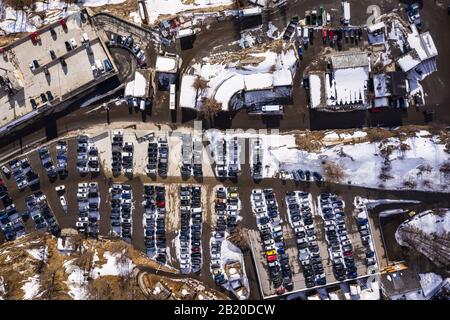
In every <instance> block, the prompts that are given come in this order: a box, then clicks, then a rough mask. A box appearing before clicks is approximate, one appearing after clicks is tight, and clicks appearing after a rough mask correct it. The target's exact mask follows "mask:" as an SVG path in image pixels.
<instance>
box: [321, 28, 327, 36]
mask: <svg viewBox="0 0 450 320" xmlns="http://www.w3.org/2000/svg"><path fill="white" fill-rule="evenodd" d="M327 36H328V32H327V29H323V30H322V38H326V37H327Z"/></svg>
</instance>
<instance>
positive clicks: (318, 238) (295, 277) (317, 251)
mask: <svg viewBox="0 0 450 320" xmlns="http://www.w3.org/2000/svg"><path fill="white" fill-rule="evenodd" d="M275 195H276V201H277V203H280V204H283V205H282V206H280V209H279V211H280V217H281V222H275V223H273V219H274V218H270V217H268V218H269V219H267V220H265V221H263V222H266V223H269V222H270V223H271V224H272V225H279V226H280V227H281V228H278V229H276V230H275V229H273V228H272V230H273V231H274V232H279V230H281V232H282V239H283V240H284V247H283V249H284V250H281V251H280V250H279V247H277V253H276V254H277V255H278V256H280V257H281V258H283V257H284V255H285V254H287V256H288V257H289V266H290V270H291V272H292V278H291V282H290V283H289V281H287V283H286V284H287V286H286V285H284V284H283V285H281V284H280V283H275V284H274V282H273V281H272V280H271V276H270V269H271V266H273V265H269V264H268V260H269V259H270V258H268V256H267V249H269V250H270V249H271V248H270V244H269V243H266V242H265V241H264V238H261V236H260V234H259V232H257V231H256V230H251V231H250V234H249V239H250V242H251V245H252V247H253V255H254V260H255V262H256V268H257V274H258V278H259V279H260V281H259V282H260V283H259V285H260V289H261V291H262V294H263V296H264V297H266V298H268V297H273V296H276V295H277V294H283V293H289V292H297V291H303V290H308V289H312V288H318V287H322V286H325V285H330V284H336V283H339V282H340V281H349V280H352V279H357V278H361V277H366V276H368V264H367V259H366V257H367V256H366V252H367V250H368V249H367V248H366V245H364V244H363V242H362V238H361V235H360V232H359V231H358V230H359V228H358V220H357V218H356V216H355V214H354V212H353V209H354V208H353V206H352V205H351V204H350V206H349V207H345V204H344V203H343V202H342V205H343V206H344V207H345V208H342V209H343V211H344V214H343V215H342V218H343V220H340V221H343V224H342V222H340V223H341V224H338V223H335V222H334V221H333V222H331V220H330V219H329V218H330V217H329V216H327V217H326V218H327V219H325V217H324V216H323V214H322V213H321V210H320V208H319V203H320V202H318V198H317V196H319V197H320V195H319V194H317V195H315V194H314V195H313V194H310V193H308V192H302V191H287V192H286V194H279V193H278V192H275ZM324 195H325V194H324ZM326 195H328V194H326ZM319 199H320V198H319ZM335 200H336V201H334V202H337V201H341V200H339V199H335ZM255 204H256V203H255ZM297 206H298V207H297ZM258 211H259V209H258V207H256V208H255V210H254V212H257V213H255V216H256V218H257V219H259V221H260V219H261V217H260V216H259V215H260V214H261V213H260V212H258ZM297 212H298V213H297ZM300 212H301V214H299V213H300ZM336 212H339V211H336ZM293 213H294V214H293ZM338 215H339V214H338ZM333 217H334V216H333ZM275 219H277V218H276V217H275ZM333 219H334V218H333ZM339 219H340V218H339ZM327 221H328V222H327ZM259 224H261V222H259ZM331 225H333V226H334V227H332V228H330V226H331ZM339 225H342V226H345V229H342V228H341V227H339V229H338V226H339ZM260 228H261V227H260ZM330 229H333V230H336V231H338V230H346V231H345V232H342V231H341V233H337V232H336V234H333V235H335V236H341V235H342V236H345V239H344V238H333V237H332V236H331V234H330V233H327V232H329V231H330ZM341 239H342V240H341ZM283 240H281V241H283ZM333 240H339V241H338V243H332V242H333ZM269 242H270V241H269ZM267 244H269V247H266V245H267ZM334 246H337V247H334ZM371 248H372V249H371V250H372V253H371V254H369V256H371V257H374V255H375V254H374V252H373V250H374V249H373V245H372V247H371ZM351 257H353V258H351ZM275 265H277V264H275ZM286 269H287V268H286ZM285 274H286V275H287V274H289V272H285Z"/></svg>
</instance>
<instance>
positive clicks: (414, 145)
mask: <svg viewBox="0 0 450 320" xmlns="http://www.w3.org/2000/svg"><path fill="white" fill-rule="evenodd" d="M425 133H426V132H420V133H417V134H416V135H415V136H412V137H409V138H406V139H405V140H404V141H402V142H400V140H399V139H397V138H390V139H387V141H386V142H385V143H380V142H363V143H354V144H347V143H345V144H344V143H335V144H334V145H332V146H328V147H327V146H323V147H322V148H321V150H320V151H319V152H309V151H305V150H301V149H299V148H298V147H297V145H296V141H295V136H294V135H293V134H258V133H250V132H248V133H235V134H234V133H229V134H228V136H229V137H234V136H237V137H239V138H256V137H259V138H261V139H262V140H263V145H264V146H267V147H266V148H264V154H263V168H264V170H263V174H264V177H266V178H269V177H275V176H276V175H277V173H278V172H279V171H280V170H286V171H288V172H290V171H293V170H298V169H302V170H309V171H311V172H314V171H315V172H319V173H321V174H323V173H324V169H323V163H324V162H332V163H334V164H337V165H339V166H340V167H341V168H342V171H343V174H344V179H343V180H342V181H341V183H344V184H347V183H350V184H352V185H357V186H363V187H368V188H384V189H390V190H391V189H392V190H393V189H405V190H408V189H414V190H423V191H439V192H450V191H449V189H448V187H447V186H448V177H447V178H446V177H445V176H444V175H443V174H442V173H441V172H440V168H441V166H442V165H443V164H444V163H446V162H448V161H449V154H448V153H446V152H445V146H444V145H443V144H440V143H439V142H438V138H437V137H430V136H429V134H425ZM223 135H224V132H221V131H208V132H206V137H207V139H208V140H209V141H219V140H220V138H221V137H222V136H223ZM334 135H337V134H335V133H329V134H328V135H326V137H327V138H328V140H327V141H329V142H331V138H332V137H333V136H334ZM351 136H352V135H348V136H347V135H346V136H345V137H343V138H344V139H342V140H351V139H348V138H350V137H351ZM364 136H365V134H363V132H361V133H359V132H356V133H355V135H353V138H354V139H355V140H356V141H358V139H359V138H363V137H364ZM355 137H356V138H355ZM304 139H309V137H308V135H307V134H305V135H304ZM340 139H341V137H340ZM401 144H402V145H403V147H404V149H405V150H404V151H401V150H400V145H401ZM405 146H408V147H405ZM388 148H392V149H393V152H392V154H391V155H390V156H388V159H389V161H388V162H389V164H390V170H388V171H385V172H386V173H387V174H388V176H389V177H388V178H387V179H386V181H383V178H384V177H380V174H381V172H382V167H383V166H384V165H385V164H384V163H385V157H384V156H383V155H382V154H383V150H386V149H388ZM241 158H242V157H241ZM424 168H426V170H424Z"/></svg>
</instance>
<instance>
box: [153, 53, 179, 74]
mask: <svg viewBox="0 0 450 320" xmlns="http://www.w3.org/2000/svg"><path fill="white" fill-rule="evenodd" d="M155 69H156V72H171V73H173V72H177V60H176V58H175V57H164V56H158V57H157V58H156V67H155Z"/></svg>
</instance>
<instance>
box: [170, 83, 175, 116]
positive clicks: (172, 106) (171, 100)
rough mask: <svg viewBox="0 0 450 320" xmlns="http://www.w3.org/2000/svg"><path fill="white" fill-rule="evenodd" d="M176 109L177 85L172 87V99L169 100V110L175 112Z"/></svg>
mask: <svg viewBox="0 0 450 320" xmlns="http://www.w3.org/2000/svg"><path fill="white" fill-rule="evenodd" d="M175 107H176V86H175V84H171V85H170V99H169V109H170V110H175Z"/></svg>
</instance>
